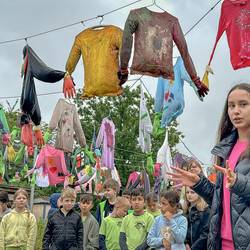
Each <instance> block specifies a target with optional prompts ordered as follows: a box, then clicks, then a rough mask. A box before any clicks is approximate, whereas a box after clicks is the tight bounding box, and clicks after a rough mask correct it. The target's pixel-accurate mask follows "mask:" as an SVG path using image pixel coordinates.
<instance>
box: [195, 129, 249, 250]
mask: <svg viewBox="0 0 250 250" xmlns="http://www.w3.org/2000/svg"><path fill="white" fill-rule="evenodd" d="M237 139H238V134H237V132H236V131H235V130H234V131H233V132H232V133H231V134H230V135H229V136H228V137H226V138H224V139H223V140H222V141H221V142H220V143H219V144H217V145H216V146H215V147H214V148H213V150H212V154H214V155H216V156H219V157H220V158H221V159H222V160H223V162H225V160H226V159H227V158H228V156H229V155H230V153H231V150H232V148H233V146H234V144H235V143H236V141H237ZM249 166H250V159H249V157H246V158H243V159H240V160H239V161H238V163H237V164H236V166H235V170H234V171H235V173H236V175H237V178H236V182H235V184H234V185H233V186H232V187H231V189H230V193H231V194H230V196H231V198H230V200H231V226H232V234H233V242H234V248H235V250H242V249H250V198H249V197H250V185H249V179H250V168H249ZM193 189H194V191H195V192H196V193H197V194H199V195H200V196H202V197H203V198H204V200H205V201H206V202H207V203H208V205H210V206H211V212H210V225H209V234H208V249H209V250H220V249H221V219H222V213H223V211H222V200H223V197H222V193H223V174H222V173H220V172H219V173H217V176H216V184H212V183H211V182H210V181H209V180H208V179H207V178H206V177H205V176H201V178H200V181H199V182H198V183H197V184H196V185H194V186H193Z"/></svg>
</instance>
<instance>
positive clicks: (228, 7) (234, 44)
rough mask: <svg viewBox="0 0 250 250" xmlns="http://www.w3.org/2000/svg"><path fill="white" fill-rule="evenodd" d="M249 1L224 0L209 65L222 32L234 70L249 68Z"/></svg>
mask: <svg viewBox="0 0 250 250" xmlns="http://www.w3.org/2000/svg"><path fill="white" fill-rule="evenodd" d="M249 25H250V1H247V0H224V1H223V3H222V6H221V15H220V21H219V26H218V31H217V36H216V40H215V44H214V48H213V51H212V53H211V56H210V59H209V63H208V64H209V65H210V64H211V61H212V59H213V56H214V52H215V49H216V46H217V43H218V41H219V40H220V38H221V36H222V34H223V33H224V31H226V34H227V41H228V45H229V49H230V59H231V64H232V66H233V68H234V70H237V69H241V68H244V67H249V66H250V29H249Z"/></svg>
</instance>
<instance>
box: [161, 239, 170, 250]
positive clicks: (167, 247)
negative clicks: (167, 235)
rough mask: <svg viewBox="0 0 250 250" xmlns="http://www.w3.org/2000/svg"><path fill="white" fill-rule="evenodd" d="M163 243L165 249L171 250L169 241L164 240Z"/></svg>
mask: <svg viewBox="0 0 250 250" xmlns="http://www.w3.org/2000/svg"><path fill="white" fill-rule="evenodd" d="M162 243H163V246H164V248H165V249H167V250H171V243H170V242H169V241H168V240H166V239H163V241H162Z"/></svg>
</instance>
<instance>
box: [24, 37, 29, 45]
mask: <svg viewBox="0 0 250 250" xmlns="http://www.w3.org/2000/svg"><path fill="white" fill-rule="evenodd" d="M24 41H25V43H26V45H28V38H27V37H25V38H24Z"/></svg>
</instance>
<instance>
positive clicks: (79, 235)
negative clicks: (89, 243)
mask: <svg viewBox="0 0 250 250" xmlns="http://www.w3.org/2000/svg"><path fill="white" fill-rule="evenodd" d="M76 233H77V245H78V249H79V250H83V224H82V219H81V217H80V216H79V218H78V221H77V232H76Z"/></svg>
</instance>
